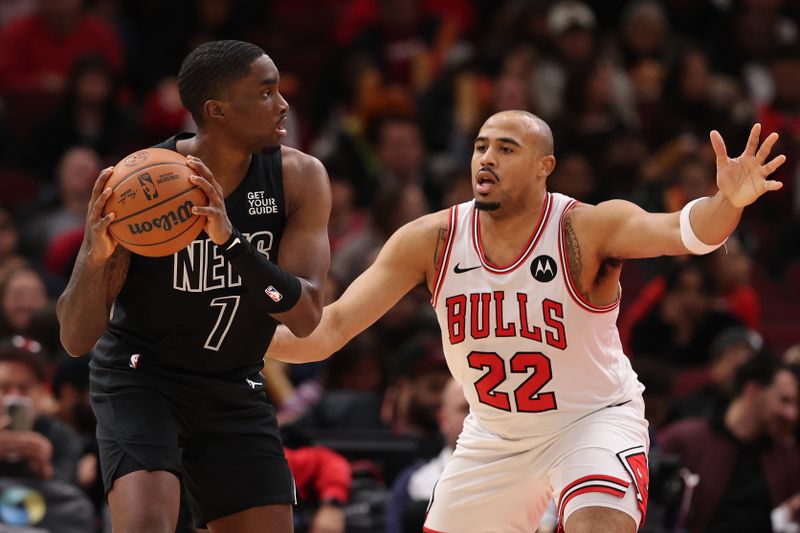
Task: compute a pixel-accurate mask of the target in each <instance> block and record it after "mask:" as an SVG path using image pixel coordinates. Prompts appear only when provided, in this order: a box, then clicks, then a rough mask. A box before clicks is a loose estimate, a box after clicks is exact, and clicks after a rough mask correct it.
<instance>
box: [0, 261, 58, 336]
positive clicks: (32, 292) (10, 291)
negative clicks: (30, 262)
mask: <svg viewBox="0 0 800 533" xmlns="http://www.w3.org/2000/svg"><path fill="white" fill-rule="evenodd" d="M47 302H48V298H47V290H46V289H45V285H44V281H42V278H41V276H39V274H37V273H36V271H35V270H33V269H32V268H30V267H28V266H21V267H18V268H15V269H12V270H11V271H9V272H7V273H6V276H5V278H3V279H2V280H0V338H5V337H10V336H12V335H24V334H26V333H27V332H28V328H29V327H30V325H31V321H32V319H33V316H34V314H35V313H36V311H37V310H39V309H42V308H43V307H45V306H46V305H47Z"/></svg>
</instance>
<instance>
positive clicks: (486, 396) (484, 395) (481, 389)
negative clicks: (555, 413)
mask: <svg viewBox="0 0 800 533" xmlns="http://www.w3.org/2000/svg"><path fill="white" fill-rule="evenodd" d="M467 362H468V363H469V366H470V368H474V369H476V370H483V369H488V372H486V373H485V374H484V375H483V376H481V377H480V378H479V379H478V381H476V382H475V391H476V392H477V393H478V400H480V402H481V403H485V404H486V405H490V406H492V407H494V408H496V409H501V410H503V411H508V412H511V411H512V404H511V395H509V394H508V393H507V392H502V391H498V390H495V389H496V388H497V386H498V385H500V384H501V383H502V382H504V381H505V380H506V377H507V374H506V365H505V361H504V360H503V358H502V357H500V355H499V354H498V353H497V352H476V351H473V352H470V354H469V355H468V356H467ZM509 367H510V369H511V372H513V373H528V371H529V370H530V369H533V373H532V374H531V375H530V376H529V377H528V379H526V380H525V381H523V382H522V383H521V384H520V386H519V387H517V388H516V389H515V390H514V393H513V398H514V409H513V410H514V411H517V412H520V413H542V412H544V411H552V410H554V409H558V405H557V404H556V395H555V393H552V392H539V391H541V390H542V387H544V386H545V385H547V383H548V382H549V381H550V380H551V379H552V378H553V371H552V367H551V365H550V359H548V357H547V356H546V355H544V354H543V353H541V352H517V353H515V354H514V355H513V356H512V357H511V359H510V360H509Z"/></svg>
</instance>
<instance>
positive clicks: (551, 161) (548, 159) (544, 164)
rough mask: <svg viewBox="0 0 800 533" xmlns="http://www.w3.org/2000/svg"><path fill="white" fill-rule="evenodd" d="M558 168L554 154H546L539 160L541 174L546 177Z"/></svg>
mask: <svg viewBox="0 0 800 533" xmlns="http://www.w3.org/2000/svg"><path fill="white" fill-rule="evenodd" d="M555 168H556V158H555V157H554V156H552V155H546V156H544V157H542V158H541V159H540V160H539V175H540V176H542V177H544V178H546V177H547V176H549V175H550V174H552V173H553V170H555Z"/></svg>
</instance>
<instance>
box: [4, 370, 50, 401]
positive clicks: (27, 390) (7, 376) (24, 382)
mask: <svg viewBox="0 0 800 533" xmlns="http://www.w3.org/2000/svg"><path fill="white" fill-rule="evenodd" d="M41 388H42V387H41V383H40V382H39V380H38V379H37V378H36V373H35V372H34V371H33V369H32V368H30V367H29V366H28V365H26V364H24V363H21V362H19V361H0V402H1V401H2V400H3V398H5V397H6V396H25V397H27V398H31V399H33V400H34V401H35V400H37V399H38V397H39V395H40V394H41Z"/></svg>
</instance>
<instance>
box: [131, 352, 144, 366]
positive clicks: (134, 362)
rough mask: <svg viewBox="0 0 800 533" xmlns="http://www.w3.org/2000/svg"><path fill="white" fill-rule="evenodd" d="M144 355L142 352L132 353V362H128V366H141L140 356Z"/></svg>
mask: <svg viewBox="0 0 800 533" xmlns="http://www.w3.org/2000/svg"><path fill="white" fill-rule="evenodd" d="M141 356H142V354H140V353H135V354H133V355H131V362H130V363H128V366H129V367H131V368H137V367H138V366H139V358H140V357H141Z"/></svg>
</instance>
